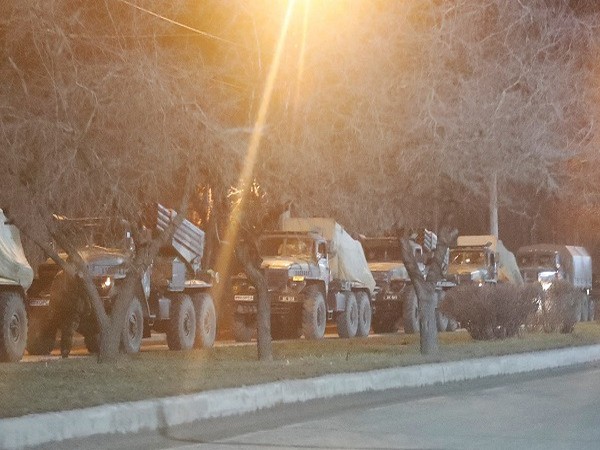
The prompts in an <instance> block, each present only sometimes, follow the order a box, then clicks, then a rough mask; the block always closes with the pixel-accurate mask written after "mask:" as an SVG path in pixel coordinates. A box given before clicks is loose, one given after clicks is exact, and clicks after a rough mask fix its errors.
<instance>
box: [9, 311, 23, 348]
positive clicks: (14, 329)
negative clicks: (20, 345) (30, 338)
mask: <svg viewBox="0 0 600 450" xmlns="http://www.w3.org/2000/svg"><path fill="white" fill-rule="evenodd" d="M8 329H9V336H10V339H11V340H12V341H13V342H19V339H20V338H21V320H20V319H19V316H18V315H17V314H13V316H12V317H11V318H10V322H9V324H8Z"/></svg>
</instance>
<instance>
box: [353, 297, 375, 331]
mask: <svg viewBox="0 0 600 450" xmlns="http://www.w3.org/2000/svg"><path fill="white" fill-rule="evenodd" d="M355 295H356V303H357V306H358V329H357V330H356V335H357V336H359V337H364V336H368V335H369V331H371V314H372V312H371V302H370V301H369V296H368V295H367V293H366V292H365V291H357V292H356V294H355Z"/></svg>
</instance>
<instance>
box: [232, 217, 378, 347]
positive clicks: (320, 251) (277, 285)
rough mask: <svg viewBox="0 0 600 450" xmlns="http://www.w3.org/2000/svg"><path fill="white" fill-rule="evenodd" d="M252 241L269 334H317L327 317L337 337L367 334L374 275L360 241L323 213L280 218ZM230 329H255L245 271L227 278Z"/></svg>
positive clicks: (241, 334)
mask: <svg viewBox="0 0 600 450" xmlns="http://www.w3.org/2000/svg"><path fill="white" fill-rule="evenodd" d="M281 228H282V229H281V230H277V231H271V232H266V233H264V234H263V235H262V236H261V237H260V238H259V241H258V246H259V253H260V256H261V258H262V264H261V269H262V271H263V273H264V275H265V278H266V281H267V286H268V292H269V298H270V301H271V334H272V336H273V338H275V339H278V338H298V337H300V336H301V335H304V337H305V338H306V339H321V338H323V336H324V335H325V327H326V324H327V322H328V321H335V323H336V324H337V331H338V334H339V336H340V337H343V338H350V337H354V336H367V335H368V334H369V330H370V328H371V305H370V300H371V296H372V294H373V292H374V290H375V280H374V279H373V276H372V275H371V272H370V271H369V267H368V265H367V261H366V259H365V255H364V252H363V249H362V247H361V245H360V243H359V242H358V241H357V240H355V239H353V238H352V237H351V236H350V235H349V234H348V233H347V232H346V231H345V230H344V229H343V228H342V226H341V225H339V224H338V223H336V222H335V220H333V219H328V218H285V219H284V220H283V221H282V226H281ZM232 289H233V302H234V305H235V307H234V334H235V339H236V340H237V341H248V340H250V339H251V338H252V336H253V335H254V334H255V332H256V315H257V295H256V289H255V287H254V286H252V284H251V283H250V282H249V280H248V278H247V277H246V275H245V274H243V273H240V274H238V275H237V276H235V277H233V278H232Z"/></svg>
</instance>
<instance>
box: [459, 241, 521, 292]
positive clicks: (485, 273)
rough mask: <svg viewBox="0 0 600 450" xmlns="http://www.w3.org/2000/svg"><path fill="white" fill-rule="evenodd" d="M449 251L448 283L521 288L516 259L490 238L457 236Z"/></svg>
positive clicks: (500, 242)
mask: <svg viewBox="0 0 600 450" xmlns="http://www.w3.org/2000/svg"><path fill="white" fill-rule="evenodd" d="M456 244H457V245H456V246H455V247H453V248H451V249H450V260H449V264H448V280H449V281H452V282H454V283H456V284H478V285H483V284H486V283H490V284H495V283H498V282H501V283H503V282H508V283H515V284H523V278H522V276H521V273H520V272H519V267H518V265H517V261H516V258H515V256H514V255H513V254H512V253H511V252H510V251H509V250H507V248H506V247H505V246H504V244H503V243H502V241H501V240H499V239H498V238H496V237H495V236H493V235H483V236H459V237H458V239H457V243H456Z"/></svg>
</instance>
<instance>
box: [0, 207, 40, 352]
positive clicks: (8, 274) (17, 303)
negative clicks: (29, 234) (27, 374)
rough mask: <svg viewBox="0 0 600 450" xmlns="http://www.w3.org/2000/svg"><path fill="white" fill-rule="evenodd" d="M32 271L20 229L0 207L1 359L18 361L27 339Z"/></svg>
mask: <svg viewBox="0 0 600 450" xmlns="http://www.w3.org/2000/svg"><path fill="white" fill-rule="evenodd" d="M32 280H33V270H32V269H31V266H30V265H29V263H28V262H27V259H26V258H25V254H24V253H23V247H22V246H21V238H20V235H19V230H17V228H16V227H15V226H13V225H9V224H8V223H7V219H6V216H5V215H4V212H3V211H2V210H1V209H0V362H7V361H8V362H9V361H12V362H14V361H19V360H20V359H21V357H22V356H23V352H24V351H25V343H26V340H27V311H26V300H25V298H26V297H25V291H26V290H27V289H28V288H29V286H30V285H31V282H32Z"/></svg>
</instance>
